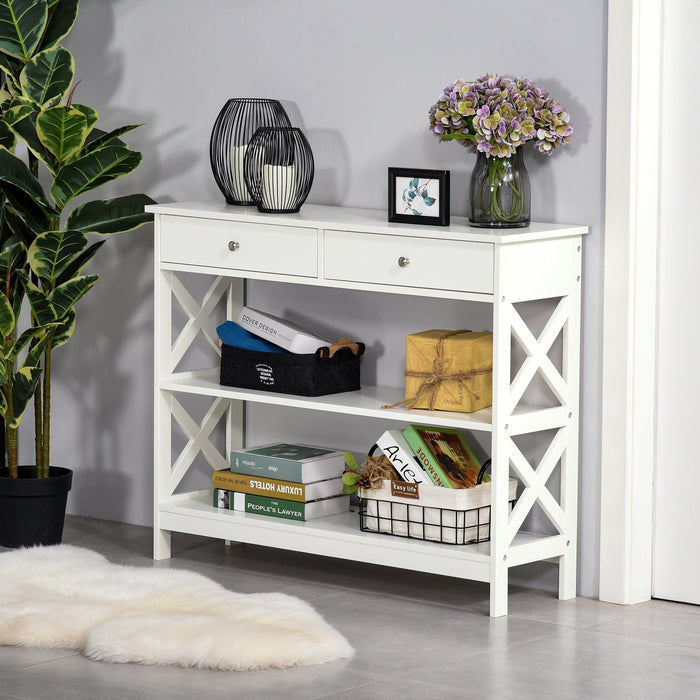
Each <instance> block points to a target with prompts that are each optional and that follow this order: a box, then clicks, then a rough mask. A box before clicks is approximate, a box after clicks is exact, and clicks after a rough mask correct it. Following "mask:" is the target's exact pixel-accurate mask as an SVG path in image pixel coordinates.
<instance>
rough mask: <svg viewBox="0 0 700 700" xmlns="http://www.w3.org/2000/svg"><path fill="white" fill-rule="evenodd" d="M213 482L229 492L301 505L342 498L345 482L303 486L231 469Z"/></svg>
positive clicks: (335, 480) (218, 474)
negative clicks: (318, 500)
mask: <svg viewBox="0 0 700 700" xmlns="http://www.w3.org/2000/svg"><path fill="white" fill-rule="evenodd" d="M211 481H212V484H213V485H214V487H216V488H220V489H226V490H228V491H240V492H241V493H252V494H254V495H256V496H271V497H275V498H284V499H285V500H288V501H298V502H300V503H304V502H305V501H315V500H317V499H319V498H329V497H330V496H340V495H341V494H342V493H343V480H342V478H341V477H336V478H333V479H322V480H321V481H312V482H311V483H309V484H302V483H298V482H294V481H281V480H280V479H269V478H267V477H264V476H250V475H249V474H237V473H236V472H232V471H231V470H230V469H220V470H218V471H215V472H214V474H213V475H212V477H211Z"/></svg>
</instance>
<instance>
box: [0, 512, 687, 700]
mask: <svg viewBox="0 0 700 700" xmlns="http://www.w3.org/2000/svg"><path fill="white" fill-rule="evenodd" d="M64 542H68V543H70V544H76V545H81V546H85V547H90V548H92V549H95V550H98V551H100V552H102V553H103V554H105V555H106V556H107V557H108V558H109V559H110V560H111V561H114V562H116V563H121V564H131V565H136V566H158V567H177V568H186V569H191V570H196V571H198V572H200V573H203V574H205V575H208V576H210V577H211V578H213V579H215V580H216V581H218V582H219V583H221V584H223V585H225V586H227V587H228V588H230V589H231V590H234V591H237V592H240V593H250V592H255V591H280V592H284V593H289V594H292V595H296V596H299V597H301V598H303V599H304V600H307V601H309V602H310V603H311V604H312V605H313V606H314V607H315V608H316V609H317V610H318V611H319V612H320V613H321V614H322V615H324V617H325V618H326V619H327V620H328V621H329V622H330V623H331V624H333V625H334V626H335V627H336V628H337V629H338V630H340V631H341V632H342V633H343V634H344V635H345V636H346V637H347V638H348V639H349V640H350V642H351V643H352V644H353V645H354V647H355V648H356V649H357V654H356V656H355V657H354V658H353V659H351V660H349V661H343V662H338V663H332V664H325V665H321V666H313V667H306V668H298V669H291V670H285V671H258V672H247V673H222V672H214V671H199V670H190V669H181V668H163V667H148V666H138V665H131V664H127V665H111V664H102V663H98V662H93V661H89V660H87V659H86V658H84V657H83V656H81V655H80V654H79V653H76V652H72V651H70V650H62V649H53V650H36V649H19V648H11V647H0V699H1V700H7V699H8V698H15V699H17V698H21V699H22V700H43V699H44V698H46V699H50V700H61V699H62V698H71V699H72V700H98V699H99V700H117V699H119V700H121V699H125V700H126V699H128V700H132V699H135V698H139V699H140V698H169V699H172V700H178V699H179V698H183V699H185V698H186V699H187V700H217V699H218V698H255V699H256V700H257V699H261V700H263V699H265V698H275V699H276V700H279V698H284V700H294V699H295V698H304V699H306V698H338V699H340V698H353V699H354V698H369V699H377V700H381V699H382V698H392V699H393V698H401V700H412V699H414V698H416V699H421V700H423V699H424V698H431V699H432V700H437V699H442V698H446V699H449V698H519V699H522V698H538V699H544V698H557V699H560V698H587V699H588V698H615V699H616V700H617V699H624V700H626V699H627V698H675V699H683V700H684V699H685V698H700V607H698V606H691V605H680V604H676V603H668V602H664V601H652V602H650V603H647V604H644V605H638V606H633V607H621V606H616V605H609V604H605V603H600V602H597V601H593V600H588V599H584V598H578V599H577V600H573V601H565V602H560V601H558V600H557V599H556V598H555V597H554V596H553V595H552V594H551V593H547V592H542V591H535V590H528V589H524V588H520V589H519V588H515V587H511V591H510V598H509V605H510V614H509V615H508V617H505V618H499V619H491V618H490V617H489V616H488V587H487V586H486V585H485V584H478V583H471V582H464V581H459V580H456V579H449V578H443V577H434V576H430V575H427V574H416V573H411V572H406V571H400V570H395V569H388V568H383V567H378V566H370V565H361V564H353V563H351V562H344V561H340V560H331V559H324V558H319V557H313V556H307V555H302V554H296V553H290V552H278V551H272V550H267V549H265V548H262V547H254V546H250V545H234V546H232V547H226V546H225V545H224V544H223V543H222V542H220V541H214V540H208V539H204V538H197V537H190V536H185V535H173V558H172V559H170V560H166V561H162V562H153V561H152V559H151V558H150V554H151V531H150V530H149V529H148V528H143V527H135V526H131V525H121V524H117V523H112V522H107V521H102V520H93V519H90V518H78V517H69V518H68V521H67V523H66V531H65V536H64ZM1 587H2V582H0V596H1V595H2V593H1Z"/></svg>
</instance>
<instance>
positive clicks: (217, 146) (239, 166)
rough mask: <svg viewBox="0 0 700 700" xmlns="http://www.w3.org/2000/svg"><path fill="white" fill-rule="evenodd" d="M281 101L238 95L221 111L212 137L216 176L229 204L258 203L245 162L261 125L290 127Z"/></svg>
mask: <svg viewBox="0 0 700 700" xmlns="http://www.w3.org/2000/svg"><path fill="white" fill-rule="evenodd" d="M290 125H291V122H290V121H289V117H288V116H287V113H286V112H285V110H284V107H282V105H281V104H280V102H279V101H278V100H268V99H262V98H256V97H236V98H233V99H231V100H229V101H228V102H227V103H226V104H225V105H224V106H223V108H222V110H221V111H220V112H219V115H218V116H217V117H216V121H215V122H214V128H213V129H212V132H211V138H210V140H209V160H210V162H211V169H212V172H213V173H214V179H215V180H216V184H217V185H218V186H219V189H220V190H221V192H222V194H223V195H224V197H225V198H226V202H227V203H228V204H240V205H250V204H255V202H254V201H253V198H252V197H251V195H250V193H249V192H248V188H247V187H246V183H245V177H244V175H243V163H244V160H245V156H246V153H247V152H248V148H249V145H250V140H251V138H252V137H253V134H255V132H256V131H257V130H258V129H259V128H260V127H261V126H290Z"/></svg>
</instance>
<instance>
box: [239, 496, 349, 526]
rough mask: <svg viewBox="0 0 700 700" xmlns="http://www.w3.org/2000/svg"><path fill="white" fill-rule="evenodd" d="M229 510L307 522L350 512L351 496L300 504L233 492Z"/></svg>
mask: <svg viewBox="0 0 700 700" xmlns="http://www.w3.org/2000/svg"><path fill="white" fill-rule="evenodd" d="M229 508H230V509H231V510H237V511H241V512H244V513H254V514H255V515H269V516H272V517H273V518H287V519H289V520H299V521H306V520H312V519H314V518H321V517H323V516H325V515H336V514H337V513H345V512H347V511H348V510H350V496H333V497H331V498H321V499H319V500H318V501H309V502H308V503H299V502H297V501H286V500H284V499H282V498H270V497H268V496H255V495H253V494H251V493H238V492H236V491H232V492H231V497H230V501H229Z"/></svg>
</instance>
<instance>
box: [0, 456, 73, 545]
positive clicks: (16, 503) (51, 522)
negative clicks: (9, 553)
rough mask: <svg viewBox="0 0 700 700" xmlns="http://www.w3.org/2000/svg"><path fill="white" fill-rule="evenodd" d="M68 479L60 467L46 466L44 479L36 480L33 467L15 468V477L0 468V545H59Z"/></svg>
mask: <svg viewBox="0 0 700 700" xmlns="http://www.w3.org/2000/svg"><path fill="white" fill-rule="evenodd" d="M72 482H73V472H72V471H71V470H70V469H65V468H64V467H49V478H48V479H37V478H36V467H19V479H11V478H10V474H9V471H8V469H6V468H2V469H0V545H2V546H3V547H13V548H16V547H32V546H34V545H51V544H60V543H61V540H62V539H63V521H64V518H65V514H66V501H67V499H68V492H69V491H70V487H71V484H72Z"/></svg>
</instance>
